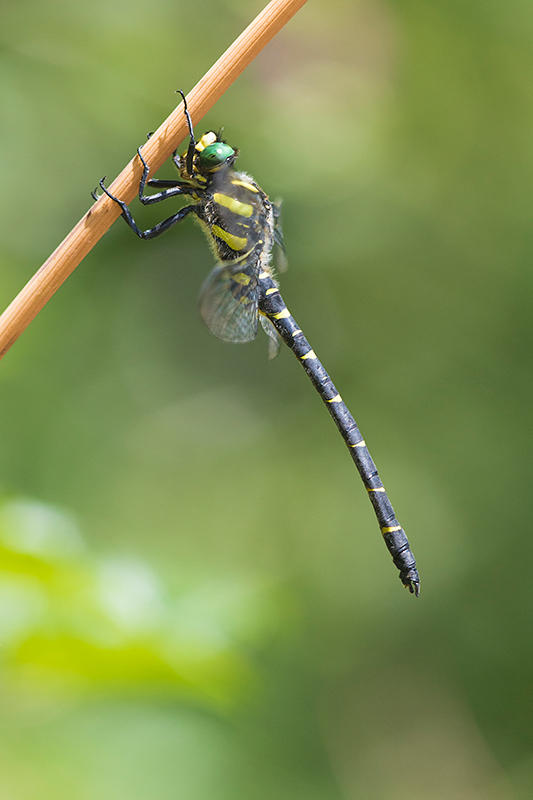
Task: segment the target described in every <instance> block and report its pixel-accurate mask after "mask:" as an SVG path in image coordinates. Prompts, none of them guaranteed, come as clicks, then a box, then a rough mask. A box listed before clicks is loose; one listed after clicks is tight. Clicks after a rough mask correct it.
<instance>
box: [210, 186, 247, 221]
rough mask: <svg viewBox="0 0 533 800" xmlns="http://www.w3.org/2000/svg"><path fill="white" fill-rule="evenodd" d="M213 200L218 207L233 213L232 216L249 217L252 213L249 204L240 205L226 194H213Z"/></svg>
mask: <svg viewBox="0 0 533 800" xmlns="http://www.w3.org/2000/svg"><path fill="white" fill-rule="evenodd" d="M213 200H214V201H215V203H218V204H219V206H224V208H229V210H230V211H233V213H234V214H239V215H240V216H241V217H251V216H252V214H253V213H254V208H253V206H251V205H250V204H249V203H241V202H240V201H239V200H235V198H234V197H230V196H229V195H228V194H222V192H215V194H214V195H213Z"/></svg>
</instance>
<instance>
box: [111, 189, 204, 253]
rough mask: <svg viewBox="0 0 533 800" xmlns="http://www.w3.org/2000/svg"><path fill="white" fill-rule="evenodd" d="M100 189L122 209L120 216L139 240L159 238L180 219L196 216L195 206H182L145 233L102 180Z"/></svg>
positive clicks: (126, 207)
mask: <svg viewBox="0 0 533 800" xmlns="http://www.w3.org/2000/svg"><path fill="white" fill-rule="evenodd" d="M100 188H101V189H102V191H103V192H105V194H106V195H107V196H108V197H110V198H111V200H114V201H115V203H118V205H119V206H120V207H121V209H122V216H123V217H124V219H125V220H126V222H127V223H128V225H129V226H130V228H131V229H132V231H133V232H134V233H135V234H137V236H138V237H139V239H155V238H156V237H157V236H161V234H162V233H165V231H168V230H169V228H172V227H174V225H177V224H178V222H181V221H182V219H185V217H186V216H187V215H188V214H191V213H193V214H198V208H197V206H196V205H190V206H184V207H183V208H180V210H179V211H178V212H176V214H173V215H172V216H171V217H168V218H167V219H164V220H163V222H158V223H157V225H154V227H153V228H147V229H146V230H145V231H143V230H141V229H140V228H139V226H138V225H137V223H136V222H135V220H134V219H133V216H132V214H131V211H130V210H129V208H128V206H127V204H126V203H125V202H124V201H123V200H119V198H118V197H115V196H114V195H112V194H111V192H110V191H109V190H108V189H107V188H106V186H105V185H104V179H103V178H102V180H101V181H100Z"/></svg>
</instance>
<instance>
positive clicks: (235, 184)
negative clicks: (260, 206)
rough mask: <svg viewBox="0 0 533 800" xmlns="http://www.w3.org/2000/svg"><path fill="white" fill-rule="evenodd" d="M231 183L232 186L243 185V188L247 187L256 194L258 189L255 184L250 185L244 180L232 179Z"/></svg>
mask: <svg viewBox="0 0 533 800" xmlns="http://www.w3.org/2000/svg"><path fill="white" fill-rule="evenodd" d="M232 184H233V185H234V186H244V188H245V189H249V190H250V191H251V192H255V193H256V194H257V193H258V190H257V189H256V188H255V186H252V184H251V183H246V181H232Z"/></svg>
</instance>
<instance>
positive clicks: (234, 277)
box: [200, 256, 259, 342]
mask: <svg viewBox="0 0 533 800" xmlns="http://www.w3.org/2000/svg"><path fill="white" fill-rule="evenodd" d="M257 274H258V265H257V258H256V257H255V256H252V258H248V260H242V259H239V260H238V261H224V262H222V263H221V264H218V265H217V266H216V267H215V268H214V269H213V270H212V272H211V274H210V275H208V277H207V280H206V281H205V283H204V285H203V287H202V291H201V293H200V315H201V317H202V319H203V321H204V322H205V324H206V325H207V327H208V328H209V330H210V331H211V333H212V334H213V335H214V336H216V337H217V339H222V341H223V342H251V341H252V340H253V339H255V337H256V336H257V318H258V311H257V303H258V299H259V290H258V285H257Z"/></svg>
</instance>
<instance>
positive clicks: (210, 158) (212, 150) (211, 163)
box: [199, 142, 235, 169]
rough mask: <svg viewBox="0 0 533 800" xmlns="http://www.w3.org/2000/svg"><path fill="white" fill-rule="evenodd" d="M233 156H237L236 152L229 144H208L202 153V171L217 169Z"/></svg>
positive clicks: (200, 159) (200, 158)
mask: <svg viewBox="0 0 533 800" xmlns="http://www.w3.org/2000/svg"><path fill="white" fill-rule="evenodd" d="M233 155H235V150H234V149H233V147H230V146H229V144H224V142H215V143H214V144H208V145H207V147H204V149H203V150H202V152H201V153H200V157H199V161H200V167H201V168H202V169H216V167H220V166H221V165H222V164H223V163H224V161H226V160H227V159H228V158H230V157H231V156H233Z"/></svg>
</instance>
